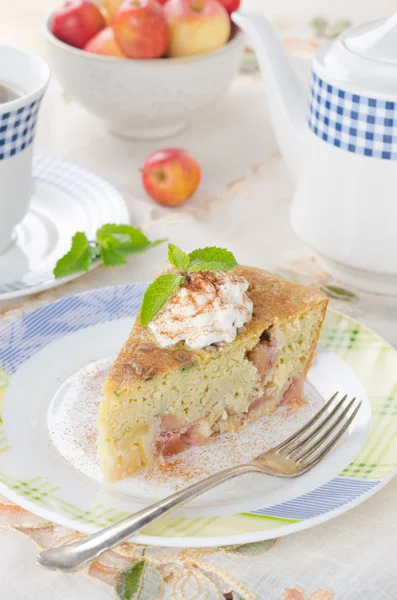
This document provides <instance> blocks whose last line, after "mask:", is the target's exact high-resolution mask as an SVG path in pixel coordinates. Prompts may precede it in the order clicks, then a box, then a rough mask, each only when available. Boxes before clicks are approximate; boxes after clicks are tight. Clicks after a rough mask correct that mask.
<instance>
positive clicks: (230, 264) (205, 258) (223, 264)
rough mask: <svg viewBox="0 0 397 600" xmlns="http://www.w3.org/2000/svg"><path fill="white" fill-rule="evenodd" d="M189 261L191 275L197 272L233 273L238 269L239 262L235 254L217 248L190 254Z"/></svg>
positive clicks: (201, 249)
mask: <svg viewBox="0 0 397 600" xmlns="http://www.w3.org/2000/svg"><path fill="white" fill-rule="evenodd" d="M189 259H190V262H189V267H188V271H189V273H195V272H196V271H231V270H232V269H234V268H235V267H237V261H236V259H235V258H234V255H233V253H232V252H229V250H225V248H217V247H216V246H210V247H208V248H200V249H198V250H194V251H193V252H191V253H190V254H189Z"/></svg>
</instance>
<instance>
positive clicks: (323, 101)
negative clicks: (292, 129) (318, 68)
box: [308, 72, 397, 160]
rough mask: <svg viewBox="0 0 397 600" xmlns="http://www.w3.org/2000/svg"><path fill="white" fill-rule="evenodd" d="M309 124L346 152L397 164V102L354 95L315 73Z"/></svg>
mask: <svg viewBox="0 0 397 600" xmlns="http://www.w3.org/2000/svg"><path fill="white" fill-rule="evenodd" d="M308 122H309V127H310V129H311V130H312V131H313V132H314V133H315V134H316V135H317V136H319V137H320V138H322V139H323V140H324V141H325V142H328V143H329V144H332V145H333V146H336V147H338V148H342V150H347V151H348V152H354V153H356V154H361V155H362V156H374V157H375V158H383V159H386V160H397V102H392V101H387V100H378V99H376V98H368V97H366V96H360V95H358V94H352V93H351V92H347V91H344V90H341V89H339V88H337V87H335V86H333V85H330V84H328V83H327V82H325V81H323V80H322V79H320V77H318V75H316V73H314V72H313V73H312V79H311V89H310V100H309V114H308Z"/></svg>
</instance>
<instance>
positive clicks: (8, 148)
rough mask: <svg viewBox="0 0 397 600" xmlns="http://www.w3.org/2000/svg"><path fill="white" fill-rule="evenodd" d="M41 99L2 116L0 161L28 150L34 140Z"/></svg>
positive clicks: (0, 115) (0, 121)
mask: <svg viewBox="0 0 397 600" xmlns="http://www.w3.org/2000/svg"><path fill="white" fill-rule="evenodd" d="M40 103H41V98H38V99H37V100H35V101H34V102H30V103H29V104H27V105H26V106H22V107H21V108H18V109H16V110H10V111H8V112H4V113H3V114H0V160H3V159H5V158H9V157H10V156H14V155H15V154H18V152H21V151H22V150H24V149H25V148H27V147H28V146H29V145H30V144H31V143H32V142H33V139H34V134H35V130H36V122H37V113H38V112H39V108H40Z"/></svg>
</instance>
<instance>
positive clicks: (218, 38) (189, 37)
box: [164, 0, 231, 56]
mask: <svg viewBox="0 0 397 600" xmlns="http://www.w3.org/2000/svg"><path fill="white" fill-rule="evenodd" d="M164 14H165V16H166V19H167V21H168V26H169V30H170V41H169V44H168V48H167V55H168V56H189V55H192V54H201V53H202V52H208V51H209V50H215V48H219V47H220V46H223V45H224V44H226V42H227V41H228V40H229V36H230V29H231V24H230V17H229V15H228V13H227V11H226V9H225V8H224V7H223V6H222V4H221V3H220V2H218V0H168V2H166V4H165V5H164Z"/></svg>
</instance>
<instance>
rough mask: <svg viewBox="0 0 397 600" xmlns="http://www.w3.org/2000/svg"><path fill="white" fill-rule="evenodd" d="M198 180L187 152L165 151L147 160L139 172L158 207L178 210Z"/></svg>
mask: <svg viewBox="0 0 397 600" xmlns="http://www.w3.org/2000/svg"><path fill="white" fill-rule="evenodd" d="M200 179H201V169H200V165H199V164H198V162H197V160H196V159H195V158H194V156H192V155H191V154H190V153H189V152H186V150H180V149H178V148H165V149H164V150H158V151H157V152H154V153H153V154H151V155H150V156H149V158H148V159H147V160H146V162H145V164H144V166H143V169H142V182H143V185H144V187H145V189H146V191H147V193H148V194H149V196H151V197H152V198H153V200H155V201H156V202H158V203H159V204H164V205H165V206H180V205H181V204H184V203H185V202H186V200H188V199H189V198H190V196H191V195H192V194H193V193H194V192H195V191H196V189H197V187H198V185H199V183H200Z"/></svg>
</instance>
